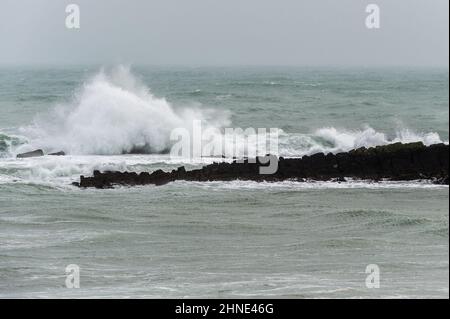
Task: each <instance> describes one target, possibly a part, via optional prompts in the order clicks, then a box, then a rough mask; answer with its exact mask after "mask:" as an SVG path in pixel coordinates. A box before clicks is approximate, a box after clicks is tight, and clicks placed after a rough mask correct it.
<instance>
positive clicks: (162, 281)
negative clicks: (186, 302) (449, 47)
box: [0, 65, 449, 298]
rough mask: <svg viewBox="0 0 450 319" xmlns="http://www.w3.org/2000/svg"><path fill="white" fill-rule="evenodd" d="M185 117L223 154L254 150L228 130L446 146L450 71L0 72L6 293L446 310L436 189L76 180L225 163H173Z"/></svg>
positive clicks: (0, 213) (282, 139)
mask: <svg viewBox="0 0 450 319" xmlns="http://www.w3.org/2000/svg"><path fill="white" fill-rule="evenodd" d="M194 120H200V121H201V122H202V124H203V126H204V127H205V128H208V129H211V130H212V131H213V132H214V134H215V138H217V139H218V140H220V141H224V143H223V144H224V147H225V148H230V147H231V148H232V147H236V148H242V147H243V145H242V144H243V143H246V142H248V141H250V143H249V144H251V141H252V138H251V136H250V138H249V136H241V137H240V138H236V139H233V140H229V139H223V138H222V137H223V132H224V129H225V128H242V129H243V130H245V129H247V128H254V129H264V128H266V129H269V128H274V129H276V132H277V140H276V141H277V146H278V148H277V154H276V155H279V156H284V157H301V156H304V155H311V154H314V153H318V152H324V153H330V152H331V153H338V152H343V151H348V150H351V149H354V148H358V147H363V146H364V147H371V146H377V145H386V144H390V143H395V142H404V143H407V142H416V141H421V142H423V143H424V144H426V145H431V144H435V143H448V140H449V72H448V68H425V67H422V68H418V67H398V68H394V67H389V68H387V67H386V68H383V67H377V68H369V67H368V68H365V67H331V66H330V67H306V66H305V67H299V66H297V67H287V66H282V67H281V66H280V67H275V66H273V67H257V66H252V67H238V66H233V67H226V66H221V67H219V66H217V67H212V66H211V67H208V66H202V67H187V66H139V65H131V66H130V65H127V66H123V65H112V66H109V65H108V66H93V65H89V66H2V67H0V298H449V188H448V186H443V185H434V184H432V183H430V182H425V181H409V182H389V181H380V182H370V181H361V180H349V181H348V182H345V183H341V182H313V181H309V182H298V181H291V180H288V181H285V182H274V183H269V182H251V181H240V180H236V181H228V182H185V181H177V182H173V183H170V184H167V185H164V186H138V187H125V186H120V187H119V186H118V187H114V188H112V189H80V188H78V187H76V186H73V185H72V183H73V182H77V181H79V178H80V175H85V176H90V175H92V172H93V170H101V171H105V170H119V171H134V172H144V171H145V172H152V171H155V170H157V169H162V170H165V171H170V170H172V169H176V168H177V167H180V166H185V167H186V168H187V169H193V168H198V167H201V166H202V165H205V164H208V163H212V162H215V161H219V160H228V159H227V158H225V159H222V157H221V156H201V157H194V156H189V157H186V156H173V155H172V154H171V153H170V152H169V150H170V149H171V147H172V146H173V144H174V140H173V139H172V138H171V135H172V133H173V131H174V130H176V129H178V128H185V129H186V130H187V131H188V132H190V131H189V130H190V127H191V125H192V123H193V121H194ZM247 132H248V131H247ZM249 147H252V146H251V145H250V146H249ZM255 147H256V146H255ZM35 149H42V150H43V151H44V153H45V154H46V155H45V156H42V157H34V158H16V155H17V154H19V153H23V152H27V151H32V150H35ZM59 151H63V152H65V154H66V155H65V156H52V155H47V154H49V153H51V152H59Z"/></svg>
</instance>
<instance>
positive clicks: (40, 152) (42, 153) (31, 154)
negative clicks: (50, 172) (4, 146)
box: [17, 150, 44, 158]
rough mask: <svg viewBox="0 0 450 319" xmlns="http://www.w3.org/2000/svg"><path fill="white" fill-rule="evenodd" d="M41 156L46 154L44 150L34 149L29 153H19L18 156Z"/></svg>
mask: <svg viewBox="0 0 450 319" xmlns="http://www.w3.org/2000/svg"><path fill="white" fill-rule="evenodd" d="M39 156H44V151H43V150H34V151H31V152H27V153H21V154H17V158H28V157H39Z"/></svg>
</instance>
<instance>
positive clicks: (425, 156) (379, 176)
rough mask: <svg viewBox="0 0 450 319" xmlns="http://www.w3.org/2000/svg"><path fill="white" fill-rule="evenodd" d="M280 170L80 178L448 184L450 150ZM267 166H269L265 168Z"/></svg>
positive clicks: (395, 149)
mask: <svg viewBox="0 0 450 319" xmlns="http://www.w3.org/2000/svg"><path fill="white" fill-rule="evenodd" d="M275 160H276V161H277V164H278V168H277V170H276V172H275V173H273V174H261V173H260V167H261V166H264V165H266V166H267V165H269V164H267V158H263V157H261V158H256V159H255V160H253V161H251V160H248V159H245V160H242V161H234V162H233V163H227V162H220V163H214V164H211V165H207V166H204V167H203V168H201V169H196V170H191V171H186V169H185V168H184V167H180V168H178V169H177V170H173V171H171V172H164V171H162V170H157V171H154V172H152V173H148V172H142V173H135V172H113V171H105V172H100V171H94V173H93V176H91V177H85V176H81V177H80V182H79V183H78V182H77V183H74V185H76V186H79V187H95V188H111V187H113V186H114V185H130V186H133V185H148V184H153V185H164V184H167V183H169V182H172V181H176V180H186V181H230V180H237V179H239V180H252V181H283V180H298V181H308V180H316V181H328V180H336V181H342V182H345V181H346V179H347V178H353V179H361V180H372V181H380V180H392V181H409V180H431V181H433V182H435V183H438V184H445V185H448V184H449V179H448V170H449V146H448V145H446V144H435V145H431V146H425V145H423V144H422V143H421V142H418V143H409V144H402V143H396V144H390V145H384V146H377V147H373V148H364V147H362V148H358V149H355V150H352V151H350V152H344V153H338V154H331V153H330V154H323V153H318V154H314V155H312V156H303V157H301V158H282V157H280V158H275ZM263 163H266V164H263Z"/></svg>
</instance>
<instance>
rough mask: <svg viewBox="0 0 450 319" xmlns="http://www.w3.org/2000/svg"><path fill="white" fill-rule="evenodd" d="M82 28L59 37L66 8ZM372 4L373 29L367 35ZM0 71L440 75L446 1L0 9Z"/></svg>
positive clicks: (234, 1) (215, 1) (44, 2)
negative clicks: (286, 69) (362, 69)
mask: <svg viewBox="0 0 450 319" xmlns="http://www.w3.org/2000/svg"><path fill="white" fill-rule="evenodd" d="M70 3H76V4H78V5H79V7H80V11H81V20H80V22H81V28H80V29H78V30H75V29H72V30H70V29H67V28H66V27H65V18H66V15H67V14H66V12H65V8H66V5H67V4H70ZM370 3H375V4H378V5H379V7H380V9H381V16H380V17H381V28H380V29H372V30H369V29H367V28H366V26H365V19H366V16H367V13H366V12H365V8H366V5H368V4H370ZM0 6H1V7H0V64H84V63H89V64H92V63H94V64H115V63H130V64H150V65H158V64H183V65H203V64H206V65H230V64H231V65H367V66H371V65H420V66H426V65H431V66H448V57H449V42H448V36H449V34H448V27H449V25H448V24H449V16H448V10H449V1H448V0H431V1H430V0H370V1H365V0H145V1H144V0H70V1H66V0H0Z"/></svg>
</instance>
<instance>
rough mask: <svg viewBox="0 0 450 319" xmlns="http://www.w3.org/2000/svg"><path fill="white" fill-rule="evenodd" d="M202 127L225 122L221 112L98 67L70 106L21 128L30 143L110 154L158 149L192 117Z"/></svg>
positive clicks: (121, 72) (71, 151) (120, 71)
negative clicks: (178, 105) (182, 104)
mask: <svg viewBox="0 0 450 319" xmlns="http://www.w3.org/2000/svg"><path fill="white" fill-rule="evenodd" d="M194 119H196V120H201V121H202V123H203V125H205V126H206V127H207V128H209V127H212V128H215V127H220V126H225V125H228V124H229V120H228V115H227V114H226V112H218V111H213V110H207V109H195V108H184V109H179V110H176V109H175V108H174V107H173V106H172V105H171V104H170V103H169V102H168V101H166V100H165V99H163V98H157V97H155V96H153V95H152V94H151V93H150V91H149V89H148V88H147V87H145V86H144V85H143V84H142V83H140V81H139V80H137V79H136V78H135V77H134V76H133V75H132V74H131V73H130V71H129V69H128V68H125V67H118V68H116V69H114V70H113V71H112V72H110V73H106V72H104V71H102V72H100V73H99V74H97V75H96V76H95V77H94V78H93V79H92V80H90V81H89V82H88V83H86V84H85V85H84V86H83V88H82V89H81V91H80V92H79V94H77V95H76V96H75V98H74V101H73V102H72V103H71V104H70V105H60V106H58V107H57V108H56V109H55V111H54V112H53V113H52V114H51V115H46V116H41V117H38V118H36V119H35V121H34V124H33V125H32V126H28V127H25V128H22V130H21V131H22V132H23V134H24V135H25V136H28V137H29V139H30V144H31V145H32V146H33V147H34V148H43V149H47V150H63V151H65V152H66V153H68V154H78V155H80V154H84V155H87V154H91V155H92V154H101V155H114V154H123V153H163V152H166V151H167V149H168V148H169V146H170V140H169V138H170V132H171V131H172V130H173V129H174V128H179V127H182V128H186V129H189V128H190V127H191V126H192V122H193V120H194Z"/></svg>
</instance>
